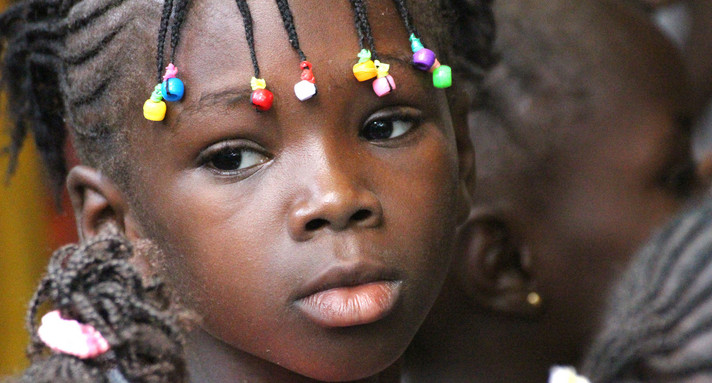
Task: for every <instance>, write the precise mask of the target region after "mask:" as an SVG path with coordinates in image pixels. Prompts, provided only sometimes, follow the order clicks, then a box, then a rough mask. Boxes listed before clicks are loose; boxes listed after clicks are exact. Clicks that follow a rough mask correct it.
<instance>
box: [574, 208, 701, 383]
mask: <svg viewBox="0 0 712 383" xmlns="http://www.w3.org/2000/svg"><path fill="white" fill-rule="evenodd" d="M605 318H606V319H605V322H604V324H603V328H602V331H601V332H600V333H599V334H598V336H597V338H596V340H595V342H594V343H593V346H592V348H591V350H590V351H589V352H588V354H587V357H586V358H585V362H584V365H583V371H582V374H583V375H585V376H587V377H588V378H589V379H590V380H591V382H593V383H608V382H648V381H658V380H657V379H660V378H661V377H664V378H665V379H671V381H675V382H682V381H686V380H685V379H690V381H700V380H694V379H699V378H700V377H701V376H704V377H706V380H704V381H709V380H710V379H712V349H710V347H709V340H710V339H712V202H710V201H708V202H706V203H705V204H704V205H703V206H701V207H698V208H695V209H693V210H690V211H688V212H686V213H684V214H683V215H681V216H680V217H679V218H677V219H676V220H674V221H673V222H672V223H670V224H669V225H668V226H667V227H666V228H665V229H664V230H662V231H661V232H660V233H658V234H657V235H656V236H655V237H654V238H653V239H652V241H650V242H649V243H648V244H647V245H646V246H645V247H644V248H643V249H642V250H641V251H640V252H639V253H638V254H637V255H636V256H635V258H634V260H633V262H632V263H631V265H630V268H629V269H627V272H626V274H625V275H624V277H623V279H622V281H621V283H620V284H619V285H618V286H617V288H616V290H615V291H614V295H613V296H612V300H611V303H610V307H609V310H608V312H607V315H606V317H605ZM665 381H667V380H665Z"/></svg>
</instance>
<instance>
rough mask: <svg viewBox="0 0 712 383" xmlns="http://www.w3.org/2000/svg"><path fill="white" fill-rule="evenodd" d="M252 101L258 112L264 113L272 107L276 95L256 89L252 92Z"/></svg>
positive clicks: (265, 90)
mask: <svg viewBox="0 0 712 383" xmlns="http://www.w3.org/2000/svg"><path fill="white" fill-rule="evenodd" d="M250 101H251V102H252V105H254V106H255V108H256V109H257V110H259V111H262V112H264V111H267V110H269V109H270V108H271V107H272V101H274V95H273V94H272V92H270V91H269V90H267V89H255V90H253V91H252V96H251V97H250Z"/></svg>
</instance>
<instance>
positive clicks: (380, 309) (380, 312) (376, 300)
mask: <svg viewBox="0 0 712 383" xmlns="http://www.w3.org/2000/svg"><path fill="white" fill-rule="evenodd" d="M400 290H401V282H400V281H392V280H391V281H387V280H381V281H374V282H369V283H363V284H358V285H353V286H338V287H333V288H330V289H326V290H322V291H317V292H315V293H314V294H311V295H309V296H306V297H304V298H302V299H299V300H298V301H297V302H296V304H297V307H298V308H299V309H300V310H301V311H302V312H303V313H304V314H306V316H307V317H308V318H309V319H311V320H312V321H314V322H315V323H316V324H318V325H320V326H323V327H350V326H357V325H362V324H367V323H373V322H376V321H378V320H380V319H381V318H383V317H385V316H386V315H388V314H389V313H390V312H391V310H392V309H393V306H395V304H396V302H397V301H398V297H399V296H400Z"/></svg>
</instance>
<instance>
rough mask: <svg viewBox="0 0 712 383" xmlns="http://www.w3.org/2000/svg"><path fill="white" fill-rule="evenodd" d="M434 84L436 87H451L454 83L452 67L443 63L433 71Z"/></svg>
mask: <svg viewBox="0 0 712 383" xmlns="http://www.w3.org/2000/svg"><path fill="white" fill-rule="evenodd" d="M433 85H434V86H435V87H436V88H449V87H450V86H451V85H452V69H450V67H449V66H447V65H441V66H439V67H438V68H437V69H435V71H434V72H433Z"/></svg>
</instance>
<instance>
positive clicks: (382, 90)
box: [373, 60, 396, 97]
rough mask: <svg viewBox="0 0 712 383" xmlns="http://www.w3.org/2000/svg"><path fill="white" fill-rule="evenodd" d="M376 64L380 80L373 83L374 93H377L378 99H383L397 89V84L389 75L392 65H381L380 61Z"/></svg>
mask: <svg viewBox="0 0 712 383" xmlns="http://www.w3.org/2000/svg"><path fill="white" fill-rule="evenodd" d="M374 64H375V65H376V68H377V70H378V78H377V79H376V80H374V81H373V91H374V92H376V95H378V97H383V96H385V95H387V94H389V93H391V91H393V90H394V89H396V82H395V80H394V79H393V76H391V75H390V74H388V69H389V68H390V65H388V64H384V63H381V62H380V61H378V60H376V62H375V63H374Z"/></svg>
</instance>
